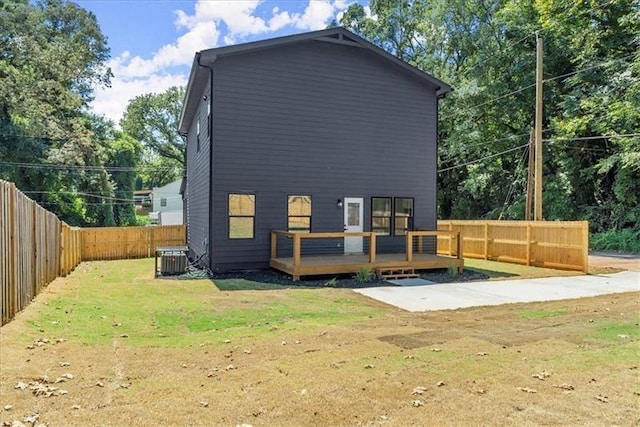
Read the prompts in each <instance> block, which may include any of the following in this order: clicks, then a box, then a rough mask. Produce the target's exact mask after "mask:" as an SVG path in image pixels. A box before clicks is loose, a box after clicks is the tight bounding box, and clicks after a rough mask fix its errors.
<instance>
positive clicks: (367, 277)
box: [353, 267, 374, 283]
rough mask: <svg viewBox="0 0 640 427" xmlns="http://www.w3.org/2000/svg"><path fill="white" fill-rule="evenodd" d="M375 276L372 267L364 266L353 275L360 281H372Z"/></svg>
mask: <svg viewBox="0 0 640 427" xmlns="http://www.w3.org/2000/svg"><path fill="white" fill-rule="evenodd" d="M373 277H374V274H373V271H371V269H370V268H368V267H362V268H361V269H360V270H358V272H357V273H356V275H355V276H353V278H354V279H356V282H358V283H367V282H370V281H372V280H373Z"/></svg>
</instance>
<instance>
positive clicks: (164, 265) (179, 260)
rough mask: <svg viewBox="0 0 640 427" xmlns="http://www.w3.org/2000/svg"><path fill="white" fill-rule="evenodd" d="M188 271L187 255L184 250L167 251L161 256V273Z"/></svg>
mask: <svg viewBox="0 0 640 427" xmlns="http://www.w3.org/2000/svg"><path fill="white" fill-rule="evenodd" d="M185 271H187V257H186V256H185V254H184V253H182V252H175V253H171V252H166V253H163V254H162V256H161V258H160V273H161V274H162V275H170V274H183V273H184V272H185Z"/></svg>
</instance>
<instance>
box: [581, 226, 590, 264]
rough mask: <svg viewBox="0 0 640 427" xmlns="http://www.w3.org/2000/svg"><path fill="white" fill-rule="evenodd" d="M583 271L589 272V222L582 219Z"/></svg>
mask: <svg viewBox="0 0 640 427" xmlns="http://www.w3.org/2000/svg"><path fill="white" fill-rule="evenodd" d="M582 272H583V273H585V274H587V273H589V222H588V221H582Z"/></svg>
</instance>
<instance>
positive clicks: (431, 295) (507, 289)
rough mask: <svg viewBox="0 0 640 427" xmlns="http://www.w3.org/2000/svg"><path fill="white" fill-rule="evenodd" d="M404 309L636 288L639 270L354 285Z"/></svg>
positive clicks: (639, 281) (570, 296)
mask: <svg viewBox="0 0 640 427" xmlns="http://www.w3.org/2000/svg"><path fill="white" fill-rule="evenodd" d="M354 291H355V292H358V293H360V294H362V295H366V296H368V297H370V298H374V299H376V300H379V301H382V302H384V303H387V304H390V305H394V306H396V307H399V308H402V309H404V310H408V311H415V312H418V311H434V310H448V309H457V308H466V307H475V306H483V305H500V304H509V303H517V302H535V301H554V300H562V299H573V298H582V297H593V296H598V295H605V294H612V293H619V292H634V291H640V272H638V271H623V272H621V273H614V274H599V275H584V276H565V277H548V278H542V279H520V280H501V281H484V282H460V283H442V284H432V285H422V286H388V287H378V288H364V289H354Z"/></svg>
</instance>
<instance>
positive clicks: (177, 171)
mask: <svg viewBox="0 0 640 427" xmlns="http://www.w3.org/2000/svg"><path fill="white" fill-rule="evenodd" d="M183 99H184V88H182V87H175V86H174V87H171V88H169V89H167V90H166V91H165V92H163V93H160V94H153V93H148V94H144V95H140V96H137V97H136V98H134V99H133V100H131V101H130V102H129V105H127V109H126V111H125V113H124V117H123V119H122V121H121V122H120V126H121V127H122V130H123V131H124V132H125V133H127V134H128V135H131V136H132V137H133V138H135V139H136V140H138V141H140V143H141V144H142V145H143V147H144V164H145V166H148V167H147V168H146V172H143V173H142V174H141V178H142V179H143V182H144V185H145V186H148V187H151V186H162V185H165V184H168V183H170V182H172V181H175V180H176V179H178V178H179V177H180V176H182V170H183V169H184V166H185V164H186V146H185V141H184V140H183V139H182V137H181V136H180V135H178V132H177V129H178V123H179V121H180V112H181V110H182V101H183Z"/></svg>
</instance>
